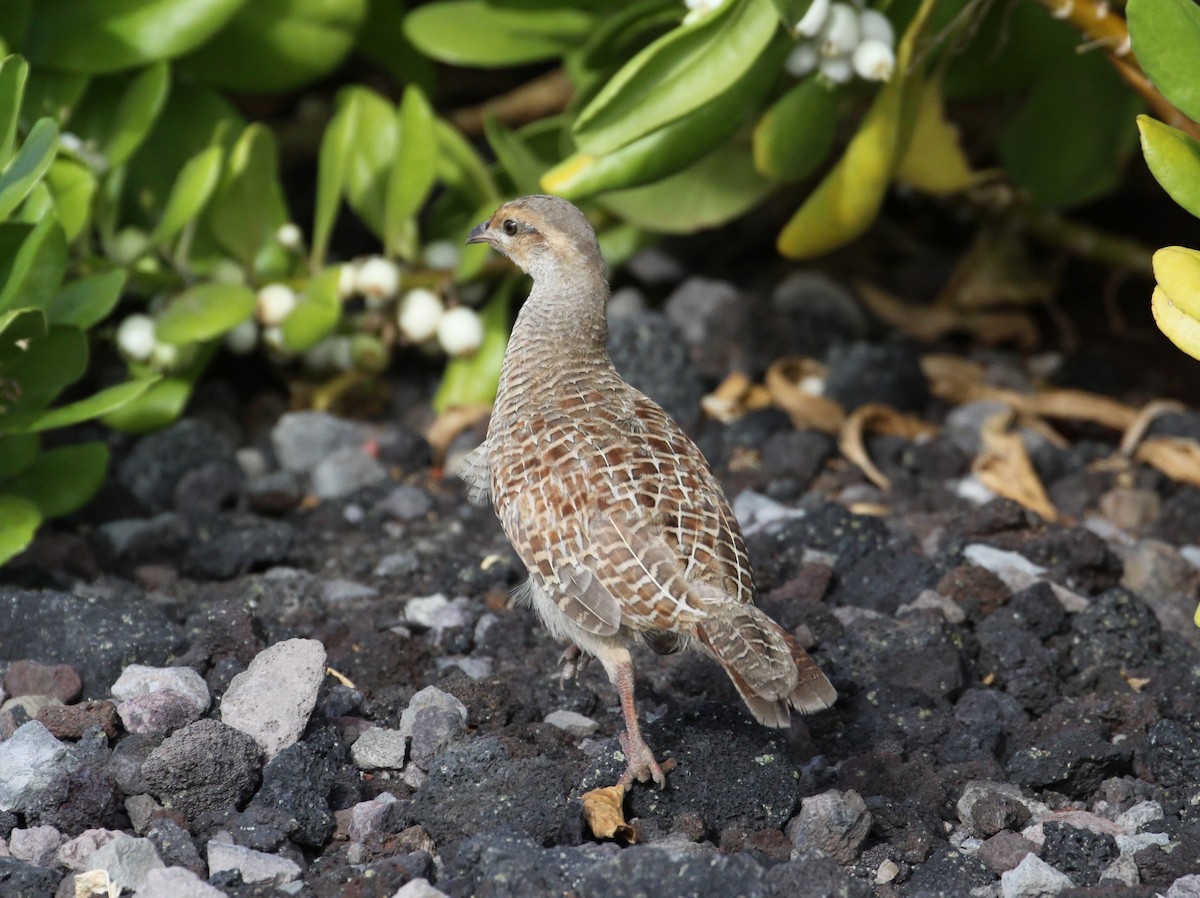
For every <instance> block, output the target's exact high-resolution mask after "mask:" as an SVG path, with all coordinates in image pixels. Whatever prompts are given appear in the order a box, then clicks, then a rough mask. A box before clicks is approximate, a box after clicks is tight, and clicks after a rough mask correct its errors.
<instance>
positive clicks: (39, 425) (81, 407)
mask: <svg viewBox="0 0 1200 898" xmlns="http://www.w3.org/2000/svg"><path fill="white" fill-rule="evenodd" d="M158 380H159V378H158V377H157V376H155V377H146V378H142V379H140V380H131V381H126V382H125V383H123V384H117V385H116V386H113V387H109V388H107V389H105V390H101V391H100V392H99V393H95V394H93V395H91V396H89V397H88V398H86V399H80V400H79V401H78V402H72V403H70V404H69V405H60V406H59V407H58V408H53V409H49V410H38V411H30V412H22V413H20V414H13V415H0V433H41V432H42V431H45V430H55V429H57V428H59V427H70V426H71V425H72V424H79V423H80V422H81V421H90V420H91V419H92V418H99V417H101V416H104V415H108V414H110V413H112V412H113V411H114V410H116V409H119V408H121V407H122V406H123V405H125V404H126V403H127V402H131V401H133V400H134V399H137V398H138V397H139V396H141V395H142V394H143V393H145V392H146V390H147V389H148V388H150V387H151V386H152V385H153V384H155V383H157V382H158ZM105 423H108V422H107V421H106V422H105ZM110 426H111V425H110Z"/></svg>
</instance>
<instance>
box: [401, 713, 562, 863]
mask: <svg viewBox="0 0 1200 898" xmlns="http://www.w3.org/2000/svg"><path fill="white" fill-rule="evenodd" d="M575 774H576V772H575V770H574V769H572V767H571V765H569V764H563V763H560V762H555V761H553V760H551V759H549V758H546V757H542V756H536V757H523V758H514V757H512V756H511V755H510V753H509V752H508V751H507V750H506V749H505V747H504V746H503V745H502V744H501V742H500V740H499V739H497V738H496V737H494V736H484V737H482V738H479V739H475V740H474V741H472V742H468V743H467V744H466V745H462V746H459V747H456V748H453V749H451V750H450V751H448V752H446V753H445V754H443V755H442V756H441V757H440V758H438V759H437V761H436V762H435V763H434V764H433V765H432V767H431V769H430V771H429V776H428V777H426V779H425V782H424V783H423V784H422V785H421V788H420V789H418V790H417V792H416V794H415V795H414V796H413V799H412V803H411V805H410V806H409V807H408V808H407V809H406V812H407V814H408V816H409V818H410V819H411V822H413V823H419V824H420V825H421V826H423V827H425V829H426V830H427V831H428V832H429V833H430V834H431V835H432V836H433V837H434V838H435V839H438V840H453V839H461V838H465V837H468V836H472V835H475V834H476V833H480V832H484V831H486V830H489V829H496V828H502V829H511V830H512V831H513V832H517V833H524V834H526V835H529V836H531V837H532V838H534V839H536V840H537V841H538V842H540V843H541V844H543V845H549V844H551V843H552V842H553V841H554V840H555V837H556V836H557V835H558V834H559V832H560V831H561V830H562V829H563V827H564V826H565V825H566V824H567V816H568V814H570V815H571V816H574V814H576V813H578V810H577V809H574V810H570V809H569V808H568V802H567V795H568V793H569V792H570V790H571V786H572V784H573V782H574V779H575Z"/></svg>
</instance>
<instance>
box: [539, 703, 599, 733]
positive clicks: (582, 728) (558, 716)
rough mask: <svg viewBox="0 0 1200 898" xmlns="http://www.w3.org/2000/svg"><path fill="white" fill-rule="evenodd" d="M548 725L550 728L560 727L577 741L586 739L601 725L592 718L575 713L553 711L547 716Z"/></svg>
mask: <svg viewBox="0 0 1200 898" xmlns="http://www.w3.org/2000/svg"><path fill="white" fill-rule="evenodd" d="M546 723H548V724H550V726H553V727H558V728H559V729H560V730H562V731H563V732H564V733H567V734H569V735H571V736H574V737H575V738H576V739H586V738H587V737H588V736H590V735H592V733H594V732H596V729H597V728H598V727H599V726H600V724H598V723H596V721H594V720H592V718H590V717H585V716H584V715H582V714H579V713H577V712H575V711H563V710H558V711H551V712H550V713H549V714H547V715H546Z"/></svg>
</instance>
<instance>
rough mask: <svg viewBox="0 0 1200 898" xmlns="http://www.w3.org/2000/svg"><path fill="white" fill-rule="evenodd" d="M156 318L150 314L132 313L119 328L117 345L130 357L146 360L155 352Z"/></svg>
mask: <svg viewBox="0 0 1200 898" xmlns="http://www.w3.org/2000/svg"><path fill="white" fill-rule="evenodd" d="M156 342H157V341H156V340H155V339H154V319H153V318H151V317H150V316H149V315H130V316H129V317H128V318H126V319H125V320H124V321H122V322H121V325H120V326H119V327H118V328H117V346H119V347H120V349H121V352H123V353H125V355H127V356H129V358H131V359H133V360H135V361H138V362H144V361H146V359H148V358H150V353H152V352H154V345H155V343H156Z"/></svg>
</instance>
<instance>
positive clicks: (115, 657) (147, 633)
mask: <svg viewBox="0 0 1200 898" xmlns="http://www.w3.org/2000/svg"><path fill="white" fill-rule="evenodd" d="M0 620H3V621H6V622H7V623H6V624H5V626H3V627H0V658H30V659H33V660H37V661H40V662H42V663H44V664H59V663H61V664H69V665H71V666H72V667H74V668H75V670H76V671H77V672H78V673H79V676H80V677H81V678H82V680H83V697H84V698H85V699H88V698H95V699H100V698H105V697H107V695H108V690H109V687H110V686H111V685H112V684H113V683H115V682H116V681H117V677H119V676H120V675H121V671H122V670H124V669H125V667H126V666H128V665H130V664H147V665H151V666H155V665H162V664H165V663H166V662H167V661H168V660H169V659H170V657H171V656H172V655H173V654H174V653H175V652H176V651H178V649H179V648H180V646H181V644H182V641H183V640H182V635H181V633H180V631H179V629H178V628H177V627H176V626H175V625H174V624H172V623H171V622H170V621H169V620H168V619H167V617H166V615H164V614H163V613H162V611H160V610H159V609H158V608H157V607H156V606H155V605H153V604H151V603H149V602H141V601H138V602H131V601H129V600H128V598H125V597H116V596H105V597H102V596H77V595H72V594H71V593H65V592H52V591H49V590H45V591H33V590H24V589H13V588H11V587H5V586H0Z"/></svg>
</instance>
